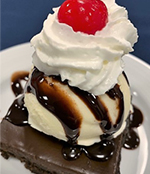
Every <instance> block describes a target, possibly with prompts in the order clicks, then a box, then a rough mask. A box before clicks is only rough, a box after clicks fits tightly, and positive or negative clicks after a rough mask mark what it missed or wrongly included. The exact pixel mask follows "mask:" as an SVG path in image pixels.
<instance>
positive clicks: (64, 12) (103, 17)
mask: <svg viewBox="0 0 150 174" xmlns="http://www.w3.org/2000/svg"><path fill="white" fill-rule="evenodd" d="M58 21H59V22H60V23H65V24H68V25H69V26H71V27H72V28H73V30H74V31H76V32H77V31H80V32H83V33H86V34H92V35H94V34H95V33H96V31H100V30H102V29H103V28H104V27H105V26H106V24H107V22H108V11H107V7H106V5H105V4H104V2H102V1H101V0H66V1H65V2H64V3H63V4H62V5H61V7H60V9H59V11H58Z"/></svg>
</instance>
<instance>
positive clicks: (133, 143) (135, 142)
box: [123, 105, 143, 149]
mask: <svg viewBox="0 0 150 174" xmlns="http://www.w3.org/2000/svg"><path fill="white" fill-rule="evenodd" d="M133 109H134V113H133V114H130V115H129V118H128V122H129V124H128V126H129V128H128V132H127V135H126V138H125V142H124V145H123V147H124V148H126V149H135V148H137V147H138V146H139V143H140V138H139V136H138V134H137V133H136V131H135V130H134V128H138V127H139V126H140V125H141V124H142V122H143V114H142V112H141V111H140V109H139V108H137V107H136V106H134V105H133Z"/></svg>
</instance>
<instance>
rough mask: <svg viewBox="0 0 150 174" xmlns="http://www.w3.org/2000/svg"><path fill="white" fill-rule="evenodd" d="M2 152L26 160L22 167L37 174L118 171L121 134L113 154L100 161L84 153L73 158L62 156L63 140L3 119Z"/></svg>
mask: <svg viewBox="0 0 150 174" xmlns="http://www.w3.org/2000/svg"><path fill="white" fill-rule="evenodd" d="M0 128H1V142H0V143H1V152H2V156H3V157H4V158H6V159H7V158H9V156H14V157H16V158H18V159H19V160H20V161H22V162H24V163H25V167H26V168H28V169H29V170H30V171H32V172H34V173H37V174H51V173H52V174H82V173H90V174H99V173H102V174H108V173H111V174H118V173H119V171H120V169H119V165H120V153H121V148H122V141H123V134H121V135H120V136H118V137H117V138H116V139H115V140H114V143H115V151H114V154H113V156H112V157H111V158H110V159H109V160H107V161H105V162H99V161H94V160H91V159H89V158H88V157H87V156H86V155H85V154H84V153H82V154H81V156H80V157H79V158H78V159H76V160H72V161H68V160H66V159H64V158H63V155H62V153H61V151H62V142H61V141H59V140H58V139H56V138H54V137H51V136H48V135H45V134H43V133H41V132H39V131H37V130H35V129H33V128H31V127H30V126H29V125H26V126H16V125H14V124H12V123H10V122H9V121H8V120H6V119H5V118H4V119H3V120H2V122H1V124H0Z"/></svg>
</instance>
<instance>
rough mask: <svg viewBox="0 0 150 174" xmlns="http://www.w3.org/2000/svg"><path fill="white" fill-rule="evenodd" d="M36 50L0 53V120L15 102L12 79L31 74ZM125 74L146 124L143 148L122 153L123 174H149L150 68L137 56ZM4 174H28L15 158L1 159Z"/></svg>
mask: <svg viewBox="0 0 150 174" xmlns="http://www.w3.org/2000/svg"><path fill="white" fill-rule="evenodd" d="M32 53H33V49H32V48H31V47H30V44H29V43H26V44H21V45H18V46H14V47H12V48H9V49H6V50H4V51H2V52H1V53H0V56H1V58H0V60H1V75H0V77H1V79H0V80H1V81H0V86H1V100H0V102H1V103H0V106H1V108H0V118H2V117H3V116H4V115H5V114H6V112H7V110H8V108H9V106H10V104H11V103H12V101H13V99H14V95H13V93H12V91H11V87H10V76H11V74H12V73H13V72H15V71H18V70H30V68H31V62H32ZM124 61H125V72H126V74H127V76H128V78H129V81H130V86H131V89H132V94H133V103H134V104H135V105H136V106H138V107H139V108H140V109H141V110H142V112H143V115H144V123H143V125H142V126H141V127H140V128H138V133H139V135H140V138H141V143H140V147H139V148H138V149H136V150H125V149H122V160H121V174H149V173H150V165H148V164H150V152H149V146H150V133H149V132H150V66H149V65H148V64H146V63H144V62H143V61H141V60H139V59H138V58H136V57H135V56H132V55H126V56H125V57H124ZM0 160H1V162H0V164H1V166H0V169H1V170H0V171H1V173H2V174H10V173H11V174H20V173H21V174H29V173H31V172H30V171H29V170H27V169H25V168H24V166H23V164H22V163H21V162H20V161H18V160H16V159H13V158H10V159H9V160H5V159H3V158H2V157H0Z"/></svg>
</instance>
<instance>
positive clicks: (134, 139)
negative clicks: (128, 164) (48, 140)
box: [5, 68, 143, 161]
mask: <svg viewBox="0 0 150 174" xmlns="http://www.w3.org/2000/svg"><path fill="white" fill-rule="evenodd" d="M27 76H28V73H27V72H24V73H23V72H22V73H18V75H17V74H16V75H15V78H12V90H13V92H14V94H15V95H16V96H18V97H17V98H16V100H15V101H14V102H13V104H12V105H11V107H10V109H9V111H8V112H7V114H6V117H5V119H7V120H8V121H9V122H11V123H13V124H15V125H18V126H25V125H27V124H28V111H27V109H26V107H25V106H24V93H25V92H29V93H33V94H34V95H36V97H37V99H38V101H39V102H40V103H41V104H42V105H43V106H44V107H45V108H46V109H48V110H49V111H50V112H52V113H53V114H54V115H55V116H56V117H57V118H58V119H59V120H60V122H61V123H62V126H63V128H64V130H65V133H66V137H67V138H68V142H63V141H62V155H63V157H64V158H65V159H66V160H75V159H77V158H78V157H79V156H80V155H81V154H82V152H84V153H85V154H86V155H87V157H89V158H90V159H93V160H99V161H106V160H108V159H109V158H110V157H111V156H112V155H113V152H114V149H115V147H114V142H113V138H112V136H111V135H112V134H113V133H114V132H115V131H117V130H118V129H119V128H120V126H121V124H122V114H123V112H124V101H123V94H122V92H121V91H120V89H119V85H115V87H114V88H113V89H111V90H109V91H108V92H107V93H106V94H107V95H108V96H109V97H110V98H111V99H114V100H115V99H118V101H119V108H120V110H119V114H118V119H117V122H116V123H115V125H112V123H111V121H110V118H109V115H108V114H107V107H106V106H105V105H104V104H103V103H102V102H101V101H100V99H99V97H98V96H94V95H93V94H90V93H88V92H86V91H82V90H80V89H79V88H76V87H70V86H69V88H70V89H71V90H72V91H73V92H74V93H76V94H77V95H78V96H79V97H80V98H81V99H82V100H83V101H84V102H85V104H86V105H87V106H88V107H89V109H90V110H91V111H92V112H93V114H94V116H95V118H96V119H97V120H100V121H101V124H100V127H101V128H102V130H103V132H104V136H101V139H102V140H101V141H100V142H99V143H95V144H94V145H92V146H87V147H86V146H80V145H77V138H78V136H79V135H80V126H81V123H82V117H81V116H80V114H79V113H78V111H75V113H73V112H72V109H70V108H74V107H73V103H72V101H70V100H71V99H68V98H66V97H65V98H64V97H63V94H62V91H59V88H58V87H57V85H55V82H59V83H61V84H63V85H68V83H67V81H64V82H61V78H60V76H50V78H51V81H50V82H49V85H48V82H47V80H46V76H45V75H44V73H42V72H40V71H39V70H38V69H37V68H34V70H33V72H32V75H31V79H30V80H28V82H27V84H26V87H25V90H24V91H23V88H22V86H21V81H22V80H25V81H26V80H27ZM56 91H57V92H56ZM19 94H20V95H19ZM70 103H71V104H70ZM134 110H135V112H134V113H133V114H130V115H129V118H128V121H129V123H130V124H129V131H128V133H127V136H126V139H125V143H124V147H125V148H128V149H133V148H136V147H137V146H138V144H139V137H138V134H136V133H135V131H134V130H133V128H134V127H138V126H139V125H140V124H141V123H142V121H143V115H142V113H141V112H140V110H139V109H137V108H136V107H134ZM66 118H67V119H66ZM74 118H76V119H74ZM74 120H76V121H74ZM105 135H106V136H105Z"/></svg>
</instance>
